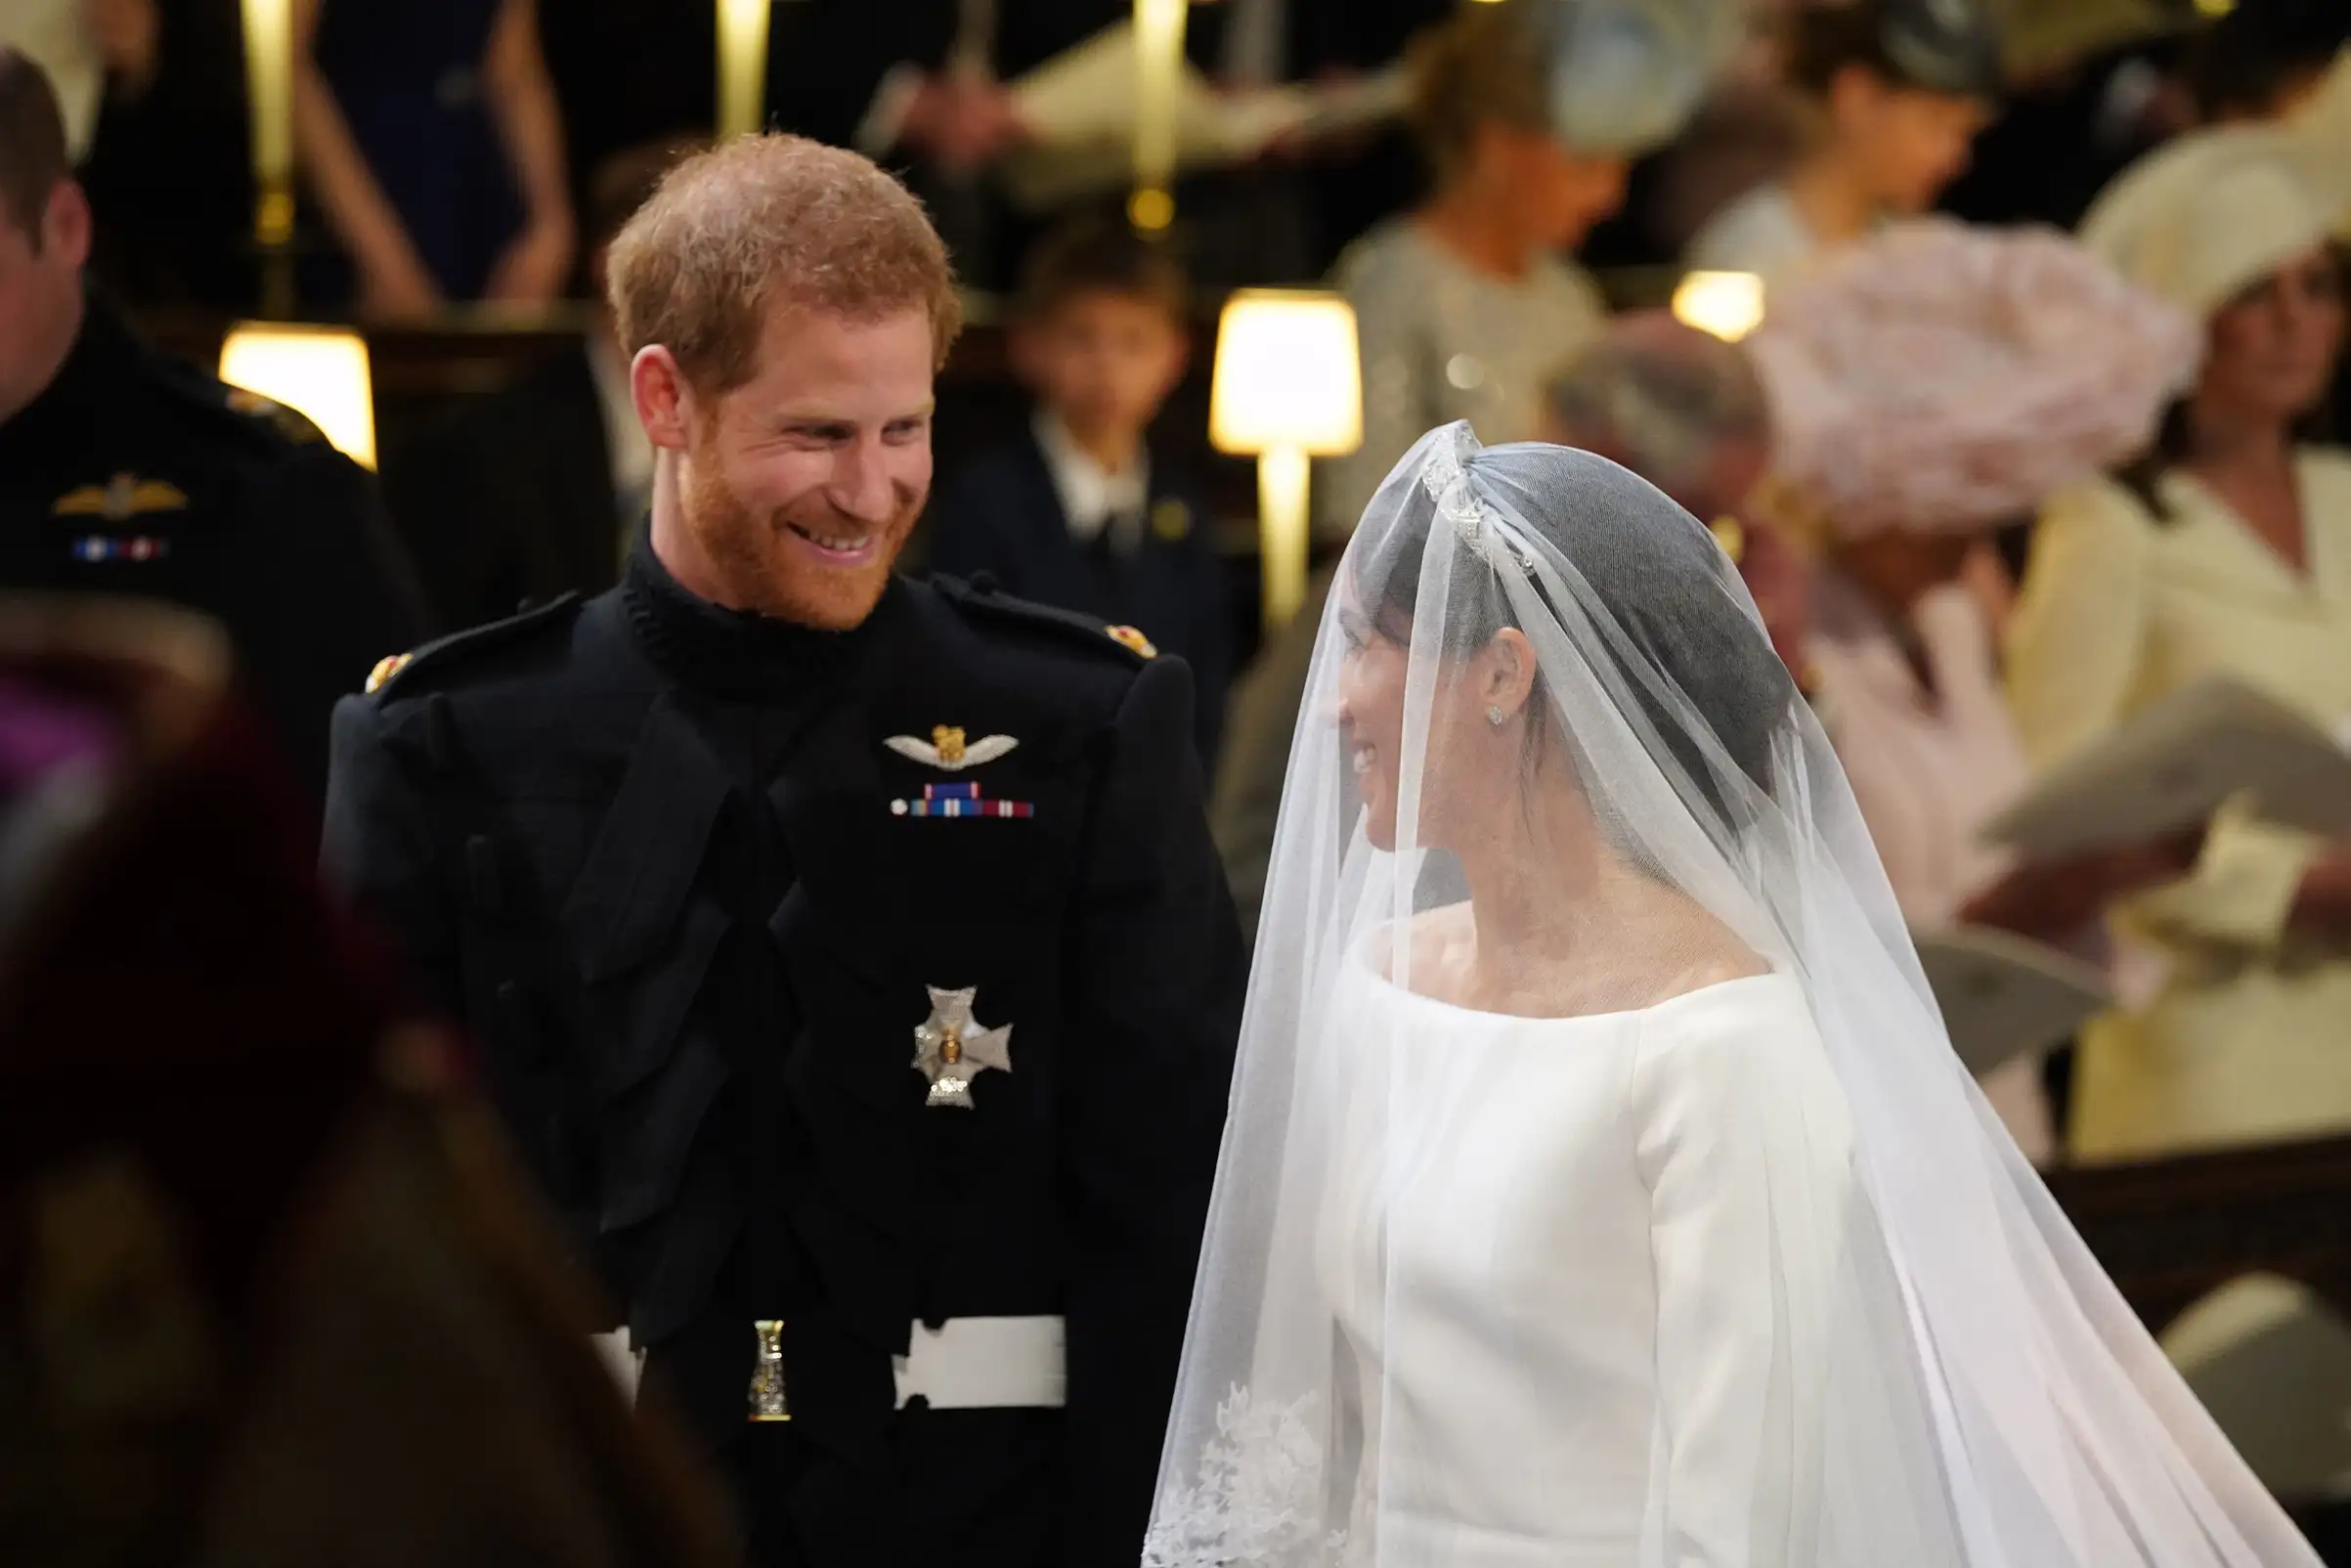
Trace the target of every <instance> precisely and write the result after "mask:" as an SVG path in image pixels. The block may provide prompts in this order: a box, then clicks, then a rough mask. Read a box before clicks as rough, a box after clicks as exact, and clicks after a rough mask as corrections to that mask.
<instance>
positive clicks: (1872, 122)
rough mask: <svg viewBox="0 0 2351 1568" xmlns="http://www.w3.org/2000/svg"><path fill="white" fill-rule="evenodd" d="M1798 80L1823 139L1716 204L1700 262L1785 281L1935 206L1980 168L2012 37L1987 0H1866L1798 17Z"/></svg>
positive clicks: (1793, 60)
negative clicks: (1882, 226) (1783, 168)
mask: <svg viewBox="0 0 2351 1568" xmlns="http://www.w3.org/2000/svg"><path fill="white" fill-rule="evenodd" d="M1789 25H1790V27H1791V29H1792V32H1791V35H1790V38H1789V42H1788V48H1787V72H1788V80H1789V82H1790V84H1791V85H1792V86H1793V87H1794V88H1795V89H1796V90H1797V91H1798V92H1799V93H1800V94H1801V95H1802V96H1803V98H1804V99H1805V101H1806V103H1807V106H1808V107H1809V109H1810V119H1811V122H1812V123H1811V125H1810V128H1809V132H1810V145H1809V147H1808V148H1807V151H1806V152H1805V153H1804V155H1803V156H1802V157H1801V158H1800V159H1799V160H1798V162H1797V164H1796V166H1795V167H1794V168H1793V169H1792V170H1790V171H1789V172H1788V174H1787V175H1786V177H1785V178H1784V179H1781V180H1777V181H1774V182H1773V183H1771V184H1768V185H1763V186H1759V187H1757V188H1756V189H1755V190H1753V191H1750V192H1749V193H1748V194H1747V195H1745V196H1741V197H1740V198H1739V199H1738V200H1736V201H1734V202H1732V203H1731V204H1730V205H1729V206H1727V207H1725V208H1723V209H1722V210H1721V211H1720V212H1719V213H1717V214H1716V215H1715V216H1714V217H1713V218H1712V219H1711V220H1709V221H1708V223H1707V224H1706V226H1705V227H1704V228H1703V229H1701V230H1700V231H1699V232H1698V236H1697V238H1696V239H1695V240H1691V241H1690V247H1689V253H1688V257H1687V260H1688V262H1689V264H1690V265H1691V266H1692V267H1699V268H1707V269H1712V270H1717V271H1727V272H1751V273H1756V274H1760V275H1761V276H1762V277H1763V278H1764V279H1765V280H1766V281H1768V282H1772V283H1778V282H1782V281H1785V280H1786V279H1789V278H1791V277H1793V276H1795V275H1797V274H1800V273H1802V272H1803V271H1804V270H1805V269H1806V268H1807V267H1808V266H1810V265H1811V264H1812V263H1813V262H1814V261H1815V260H1816V259H1817V258H1818V257H1819V256H1820V255H1821V254H1822V253H1824V252H1826V251H1829V250H1832V249H1834V248H1836V247H1837V246H1839V245H1842V244H1845V243H1848V242H1849V241H1851V240H1857V239H1859V238H1860V237H1861V236H1863V235H1865V234H1867V233H1868V232H1869V231H1870V230H1871V229H1873V228H1875V227H1876V226H1877V225H1878V224H1879V223H1881V222H1882V221H1884V220H1885V219H1887V218H1888V217H1894V216H1902V215H1907V214H1913V213H1919V212H1924V211H1926V210H1927V209H1928V208H1930V207H1932V206H1933V205H1934V204H1935V199H1936V197H1937V196H1939V195H1940V194H1941V192H1942V189H1943V187H1944V186H1945V185H1947V184H1949V183H1950V182H1951V180H1952V179H1953V178H1954V177H1955V176H1957V175H1958V174H1959V172H1960V171H1961V170H1962V169H1964V168H1966V167H1967V161H1968V144H1969V142H1970V140H1971V139H1972V138H1974V136H1975V135H1976V133H1977V132H1978V131H1980V130H1981V129H1982V128H1983V127H1984V126H1985V125H1986V124H1987V123H1988V122H1989V121H1990V119H1991V110H1992V105H1993V103H1994V102H1995V101H1996V100H1997V99H1998V97H1999V94H2000V86H2001V80H2000V49H1999V41H1998V39H1997V37H1996V36H1995V34H1994V33H1993V30H1992V27H1991V24H1990V22H1989V21H1988V20H1987V19H1986V18H1985V16H1984V15H1983V13H1982V11H1981V0H1854V3H1852V4H1850V5H1838V6H1826V5H1821V6H1807V7H1804V8H1801V9H1799V10H1798V11H1797V12H1796V13H1795V14H1794V16H1793V17H1792V18H1791V20H1790V22H1789Z"/></svg>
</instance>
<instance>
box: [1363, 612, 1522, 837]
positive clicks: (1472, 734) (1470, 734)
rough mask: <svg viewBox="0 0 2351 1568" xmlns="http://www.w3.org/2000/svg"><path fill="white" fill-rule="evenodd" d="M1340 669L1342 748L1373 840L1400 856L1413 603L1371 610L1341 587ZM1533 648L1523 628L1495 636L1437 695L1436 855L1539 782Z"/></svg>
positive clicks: (1449, 667)
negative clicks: (1398, 816)
mask: <svg viewBox="0 0 2351 1568" xmlns="http://www.w3.org/2000/svg"><path fill="white" fill-rule="evenodd" d="M1340 594H1341V599H1340V604H1339V611H1338V622H1339V634H1340V636H1341V638H1342V646H1343V647H1344V649H1345V653H1344V656H1343V658H1342V660H1341V662H1340V665H1339V673H1338V683H1337V686H1338V711H1337V715H1336V718H1337V719H1338V725H1339V732H1340V742H1341V745H1342V746H1343V747H1344V748H1345V750H1346V755H1347V757H1348V759H1349V762H1350V763H1351V765H1352V766H1353V768H1354V770H1355V780H1356V787H1357V789H1358V791H1359V792H1360V793H1361V797H1362V800H1363V806H1364V836H1365V837H1366V838H1367V839H1368V840H1370V841H1371V847H1372V848H1373V849H1379V850H1381V851H1383V852H1386V851H1392V850H1393V849H1395V848H1396V843H1397V837H1398V835H1397V821H1396V813H1397V810H1398V807H1399V805H1400V796H1401V786H1402V782H1403V765H1402V757H1403V750H1404V728H1405V725H1404V714H1405V684H1406V680H1407V677H1408V675H1409V672H1410V668H1411V663H1412V642H1413V628H1412V616H1411V608H1410V604H1409V601H1408V602H1407V603H1406V604H1405V605H1402V606H1399V605H1397V604H1396V603H1394V602H1393V600H1392V599H1390V600H1386V601H1383V602H1381V603H1379V604H1377V605H1376V606H1374V607H1371V608H1367V607H1366V606H1365V605H1364V604H1363V603H1362V590H1361V588H1360V586H1359V585H1358V584H1356V583H1354V582H1348V583H1344V584H1342V585H1341V587H1340ZM1534 671H1535V659H1534V651H1533V649H1532V648H1530V647H1529V646H1528V644H1527V638H1526V633H1524V632H1520V631H1519V630H1518V629H1517V628H1516V627H1502V628H1500V629H1498V630H1496V631H1495V632H1493V633H1492V634H1491V635H1490V636H1488V637H1487V638H1485V639H1484V641H1483V642H1482V643H1481V644H1480V645H1479V646H1477V647H1475V648H1473V649H1472V650H1470V651H1469V652H1467V653H1466V654H1463V655H1460V656H1458V657H1454V658H1449V659H1447V660H1446V661H1445V663H1444V665H1443V667H1442V668H1441V669H1440V670H1439V672H1438V675H1437V682H1436V688H1435V690H1434V692H1433V693H1432V694H1431V704H1430V714H1429V721H1428V722H1429V744H1428V752H1429V756H1430V758H1431V760H1432V762H1440V761H1441V765H1432V766H1431V767H1430V768H1429V769H1428V771H1427V773H1426V775H1425V776H1423V778H1422V779H1421V781H1420V791H1421V794H1420V815H1419V822H1418V824H1417V832H1416V835H1415V837H1416V838H1417V840H1418V842H1419V843H1420V844H1421V845H1423V846H1425V847H1427V848H1429V849H1456V850H1458V849H1459V848H1460V847H1461V846H1460V837H1461V833H1462V830H1463V829H1464V827H1465V826H1466V825H1467V824H1470V823H1478V822H1490V821H1493V820H1495V819H1496V817H1497V816H1498V815H1499V814H1500V813H1501V812H1502V811H1503V810H1504V809H1506V807H1507V806H1508V803H1509V797H1510V796H1512V795H1514V794H1517V793H1519V792H1520V791H1521V790H1523V789H1524V788H1525V787H1526V786H1527V785H1528V784H1530V783H1531V782H1532V774H1533V772H1534V770H1535V769H1536V768H1537V767H1538V766H1539V765H1540V762H1539V759H1540V754H1541V751H1542V749H1543V742H1542V740H1541V737H1540V733H1539V731H1538V730H1537V729H1535V728H1533V727H1531V726H1533V725H1537V724H1539V723H1540V719H1541V713H1540V707H1539V705H1537V704H1534V703H1532V702H1530V700H1529V699H1530V698H1531V697H1532V696H1533V695H1534V687H1535V679H1534Z"/></svg>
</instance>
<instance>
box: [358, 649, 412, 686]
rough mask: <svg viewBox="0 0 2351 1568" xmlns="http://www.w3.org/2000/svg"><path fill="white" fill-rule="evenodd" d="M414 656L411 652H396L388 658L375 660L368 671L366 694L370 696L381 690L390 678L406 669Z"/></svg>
mask: <svg viewBox="0 0 2351 1568" xmlns="http://www.w3.org/2000/svg"><path fill="white" fill-rule="evenodd" d="M415 657H416V656H415V655H414V654H413V653H396V654H394V655H392V656H391V657H390V658H389V659H378V660H377V661H375V668H374V669H372V670H370V671H369V672H368V695H369V696H370V697H372V696H374V695H375V694H376V693H377V692H379V691H381V690H383V688H384V687H385V685H386V684H388V683H389V682H390V681H391V678H392V677H393V676H394V675H398V674H400V672H401V671H403V670H406V669H407V668H408V667H409V661H410V660H412V659H414V658H415Z"/></svg>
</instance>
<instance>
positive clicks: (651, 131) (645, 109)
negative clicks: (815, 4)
mask: <svg viewBox="0 0 2351 1568" xmlns="http://www.w3.org/2000/svg"><path fill="white" fill-rule="evenodd" d="M796 3H805V0H796ZM774 9H776V10H777V11H779V12H780V11H782V10H784V9H786V8H784V7H776V8H774ZM717 16H718V7H717V6H715V5H712V4H710V0H561V3H560V4H556V5H545V6H543V7H542V9H541V12H540V16H539V42H540V49H541V52H542V53H543V54H544V56H545V59H546V65H547V74H548V76H549V77H550V78H551V79H552V81H553V83H554V89H555V104H556V108H557V109H558V111H559V112H560V114H561V116H562V120H563V152H564V158H565V161H566V162H567V163H568V164H569V166H570V170H571V188H572V202H573V205H574V207H575V208H576V209H577V210H578V211H579V213H580V215H581V221H582V223H583V225H585V226H587V227H588V229H589V230H590V231H591V232H590V233H588V234H584V235H583V236H582V240H581V243H582V247H583V250H584V251H586V250H588V249H591V248H592V247H593V245H594V242H595V241H594V236H593V234H592V229H593V226H594V221H595V220H594V214H593V212H592V210H591V209H592V207H593V205H594V202H593V198H592V188H593V187H594V184H595V180H596V175H597V174H598V173H599V172H600V171H601V170H602V169H603V168H604V166H605V165H606V164H607V163H609V162H611V161H612V160H613V159H614V158H616V157H618V156H619V155H620V154H622V153H624V152H629V151H630V150H631V149H632V148H637V147H642V146H644V145H645V144H647V143H649V142H653V141H656V140H659V139H661V138H664V137H669V136H674V135H675V134H677V133H678V132H680V131H691V132H692V133H694V134H696V135H708V134H710V133H711V131H712V129H713V128H714V126H715V124H716V122H717V118H718V90H717V75H718V72H717V67H716V62H717V58H718V53H717V52H718V24H717ZM589 287H590V288H593V287H594V281H593V279H592V278H591V279H590V280H589Z"/></svg>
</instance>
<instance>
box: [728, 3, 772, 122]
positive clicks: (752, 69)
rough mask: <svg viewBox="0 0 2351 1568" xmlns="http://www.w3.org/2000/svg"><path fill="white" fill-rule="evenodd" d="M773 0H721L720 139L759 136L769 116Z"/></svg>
mask: <svg viewBox="0 0 2351 1568" xmlns="http://www.w3.org/2000/svg"><path fill="white" fill-rule="evenodd" d="M771 4H772V0H718V139H719V140H720V141H724V140H726V139H727V138H728V137H733V136H756V135H758V134H759V132H760V130H761V128H762V126H763V125H764V124H765V122H766V118H767V19H768V9H769V7H770V5H771Z"/></svg>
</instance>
